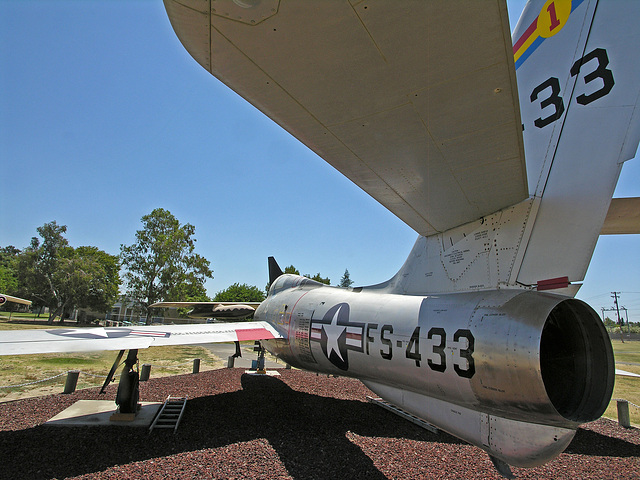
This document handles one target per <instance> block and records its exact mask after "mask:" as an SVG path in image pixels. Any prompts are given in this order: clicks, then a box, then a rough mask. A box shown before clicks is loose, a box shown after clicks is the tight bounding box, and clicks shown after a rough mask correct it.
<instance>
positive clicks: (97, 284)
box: [16, 221, 120, 323]
mask: <svg viewBox="0 0 640 480" xmlns="http://www.w3.org/2000/svg"><path fill="white" fill-rule="evenodd" d="M37 231H38V234H39V235H40V237H41V238H42V243H41V242H40V240H39V239H38V238H37V237H33V238H32V239H31V244H30V246H29V247H27V248H25V250H24V252H22V253H21V254H20V255H18V258H17V261H16V268H17V276H18V285H19V292H20V293H21V295H22V296H25V297H28V298H30V299H32V300H33V303H34V307H38V306H44V307H48V308H49V323H53V320H54V318H55V317H57V316H60V320H61V321H62V320H63V319H64V317H65V314H69V313H71V311H73V309H74V308H87V307H88V308H92V309H94V310H98V311H106V310H108V309H109V308H110V307H111V305H112V304H113V302H114V301H115V299H116V296H117V293H118V288H119V286H120V275H119V265H118V258H117V257H116V256H113V255H109V254H108V253H106V252H103V251H102V250H99V249H98V248H96V247H79V248H77V249H74V248H73V247H71V246H69V242H68V241H67V239H66V238H64V237H63V234H64V233H65V232H66V231H67V227H66V226H65V225H58V224H57V223H56V222H55V221H53V222H50V223H45V224H44V225H43V226H41V227H38V228H37Z"/></svg>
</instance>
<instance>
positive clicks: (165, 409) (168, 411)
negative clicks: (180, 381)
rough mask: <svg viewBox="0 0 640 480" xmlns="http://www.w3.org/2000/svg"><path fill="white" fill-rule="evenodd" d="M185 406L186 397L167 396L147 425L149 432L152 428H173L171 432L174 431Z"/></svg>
mask: <svg viewBox="0 0 640 480" xmlns="http://www.w3.org/2000/svg"><path fill="white" fill-rule="evenodd" d="M186 406H187V397H172V396H168V397H167V399H166V400H165V401H164V403H163V404H162V407H160V411H159V412H158V414H157V415H156V418H154V419H153V422H152V423H151V426H150V427H149V433H151V432H152V431H153V429H154V428H173V433H176V430H178V425H180V420H181V419H182V415H183V414H184V409H185V407H186Z"/></svg>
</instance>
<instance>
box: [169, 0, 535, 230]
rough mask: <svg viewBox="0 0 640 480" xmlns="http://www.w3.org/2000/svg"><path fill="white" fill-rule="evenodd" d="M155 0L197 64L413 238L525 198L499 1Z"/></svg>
mask: <svg viewBox="0 0 640 480" xmlns="http://www.w3.org/2000/svg"><path fill="white" fill-rule="evenodd" d="M165 6H166V9H167V13H168V15H169V18H170V20H171V23H172V25H173V28H174V30H175V31H176V34H177V35H178V37H179V38H180V41H181V42H182V43H183V44H184V46H185V47H186V49H187V50H188V51H189V53H190V54H191V55H192V56H193V57H194V58H195V59H196V60H197V61H198V62H199V63H200V64H201V65H202V66H203V67H204V68H205V69H207V70H208V71H209V72H211V73H212V74H213V75H214V76H216V77H217V78H218V79H220V80H221V81H222V82H224V83H225V84H227V85H228V86H229V87H230V88H232V89H233V90H235V91H236V92H237V93H239V94H240V95H241V96H242V97H244V98H245V99H247V100H248V101H249V102H251V103H252V104H253V105H254V106H256V107H257V108H258V109H260V110H261V111H262V112H264V113H265V114H266V115H267V116H269V117H270V118H271V119H273V120H274V121H275V122H277V123H278V124H279V125H281V126H282V127H283V128H285V129H286V130H287V131H289V132H290V133H291V134H293V135H294V136H295V137H297V138H298V139H299V140H301V141H302V142H303V143H304V144H305V145H306V146H308V147H309V148H310V149H311V150H313V151H314V152H316V153H317V154H318V155H320V157H322V158H323V159H324V160H325V161H327V162H328V163H330V164H331V165H332V166H334V167H335V168H336V169H338V170H339V171H340V172H341V173H343V174H344V175H345V176H347V177H348V178H349V179H351V180H352V181H353V182H354V183H356V184H357V185H358V186H360V187H361V188H362V189H364V190H365V191H366V192H367V193H369V194H370V195H371V196H372V197H374V198H375V199H376V200H378V201H379V202H380V203H381V204H383V205H384V206H385V207H387V208H388V209H389V210H390V211H392V212H393V213H394V214H396V215H397V216H398V217H399V218H400V219H402V220H403V221H404V222H405V223H407V224H408V225H409V226H411V227H412V228H413V229H414V230H416V231H417V232H418V233H420V234H421V235H430V234H433V233H436V232H442V231H445V230H447V229H450V228H452V227H455V226H458V225H461V224H464V223H467V222H470V221H473V220H476V219H478V218H480V217H482V216H485V215H488V214H491V213H493V212H495V211H497V210H500V209H502V208H504V207H507V206H509V205H513V204H515V203H517V202H519V201H521V200H523V199H525V198H527V197H528V193H527V192H528V189H527V179H526V168H525V163H524V148H523V140H522V125H521V120H520V109H519V104H518V97H517V88H516V79H515V67H514V60H513V52H512V47H511V34H510V31H509V21H508V16H507V8H506V3H505V1H504V0H490V1H489V0H487V1H483V2H446V1H439V2H425V1H417V0H416V1H406V2H397V1H382V0H380V1H377V2H353V1H351V2H349V1H346V0H345V1H338V0H335V1H323V2H300V1H288V0H263V1H261V2H234V1H231V0H222V1H216V2H210V1H202V0H165ZM292 38H295V39H296V40H295V41H290V40H289V39H292ZM416 45H419V48H416ZM416 52H419V54H418V55H416Z"/></svg>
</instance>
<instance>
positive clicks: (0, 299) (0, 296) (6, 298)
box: [0, 293, 31, 305]
mask: <svg viewBox="0 0 640 480" xmlns="http://www.w3.org/2000/svg"><path fill="white" fill-rule="evenodd" d="M6 302H13V303H20V304H22V305H31V300H25V299H24V298H20V297H12V296H11V295H6V294H4V293H0V305H2V304H4V303H6Z"/></svg>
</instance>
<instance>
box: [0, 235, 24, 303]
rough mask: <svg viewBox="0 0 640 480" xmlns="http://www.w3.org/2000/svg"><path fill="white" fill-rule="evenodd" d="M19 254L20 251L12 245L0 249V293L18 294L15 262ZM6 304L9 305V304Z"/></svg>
mask: <svg viewBox="0 0 640 480" xmlns="http://www.w3.org/2000/svg"><path fill="white" fill-rule="evenodd" d="M19 254H20V250H18V249H17V248H16V247H14V246H13V245H9V246H7V247H2V248H0V293H6V294H7V295H16V294H17V293H18V275H17V273H16V272H17V269H16V261H17V258H18V255H19ZM8 303H9V304H10V305H11V303H10V302H8ZM14 305H15V304H14ZM5 306H7V305H5Z"/></svg>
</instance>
